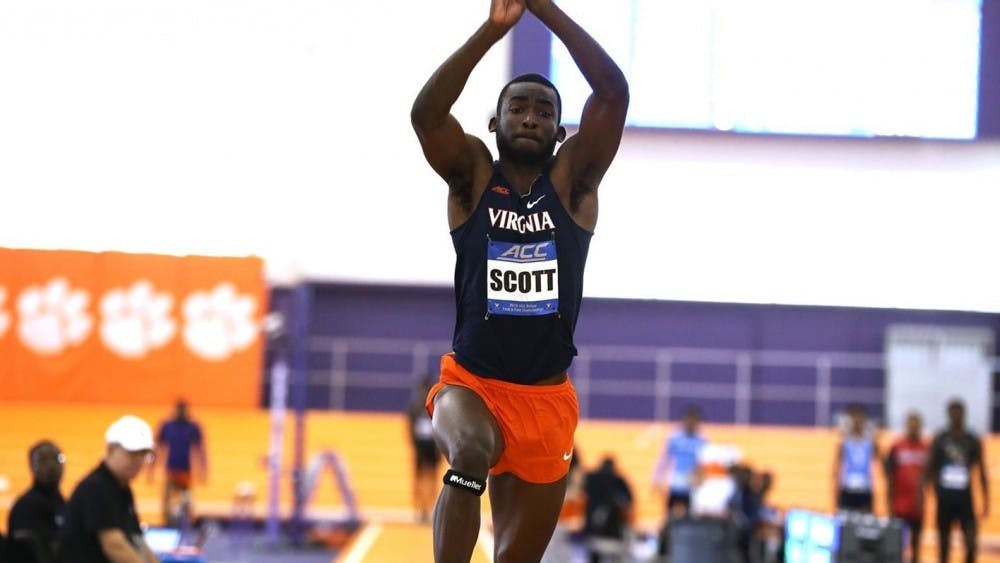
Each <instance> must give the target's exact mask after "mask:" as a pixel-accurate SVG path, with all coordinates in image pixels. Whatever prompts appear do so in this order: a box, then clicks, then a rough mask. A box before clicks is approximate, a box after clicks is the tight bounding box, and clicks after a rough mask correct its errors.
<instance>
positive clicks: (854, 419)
mask: <svg viewBox="0 0 1000 563" xmlns="http://www.w3.org/2000/svg"><path fill="white" fill-rule="evenodd" d="M865 418H866V417H865V413H863V412H861V411H853V412H851V430H852V431H853V432H854V433H855V434H861V433H863V432H864V430H865V422H866V420H865Z"/></svg>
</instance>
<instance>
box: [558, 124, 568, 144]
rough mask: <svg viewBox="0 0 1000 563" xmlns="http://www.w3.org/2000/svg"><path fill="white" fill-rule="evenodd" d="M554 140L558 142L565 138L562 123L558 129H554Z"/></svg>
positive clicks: (564, 129)
mask: <svg viewBox="0 0 1000 563" xmlns="http://www.w3.org/2000/svg"><path fill="white" fill-rule="evenodd" d="M556 140H557V141H559V142H560V143H561V142H563V141H565V140H566V128H565V127H563V126H562V125H560V126H559V130H557V131H556Z"/></svg>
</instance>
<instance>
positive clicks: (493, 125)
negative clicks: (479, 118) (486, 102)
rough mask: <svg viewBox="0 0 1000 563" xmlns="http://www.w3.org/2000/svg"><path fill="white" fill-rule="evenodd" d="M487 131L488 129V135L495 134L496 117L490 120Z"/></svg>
mask: <svg viewBox="0 0 1000 563" xmlns="http://www.w3.org/2000/svg"><path fill="white" fill-rule="evenodd" d="M489 129H490V133H496V132H497V118H496V116H494V117H491V118H490V125H489Z"/></svg>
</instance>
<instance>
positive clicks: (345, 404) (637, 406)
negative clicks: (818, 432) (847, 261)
mask: <svg viewBox="0 0 1000 563" xmlns="http://www.w3.org/2000/svg"><path fill="white" fill-rule="evenodd" d="M307 289H308V291H307V292H306V293H307V294H308V303H307V304H306V305H304V306H303V307H302V308H303V310H305V313H303V314H305V315H307V316H308V319H307V322H306V325H305V326H306V327H307V329H306V330H307V332H308V334H309V335H310V336H311V337H321V338H320V340H321V341H324V342H325V340H323V338H322V337H325V338H379V339H396V340H404V341H405V340H421V341H442V342H448V341H450V339H451V333H452V329H453V323H454V303H453V297H452V292H451V289H450V288H428V287H400V286H366V285H348V284H310V285H308V286H307ZM272 304H273V307H274V308H275V309H283V310H285V311H286V312H289V311H292V309H293V300H292V299H291V293H290V292H288V291H287V290H275V292H274V295H273V298H272ZM896 323H906V324H930V325H944V326H985V327H990V328H992V330H993V331H994V333H995V334H1000V315H997V314H986V313H968V312H953V311H916V310H901V309H868V308H840V307H807V306H785V305H748V304H719V303H692V302H671V301H645V300H624V299H586V300H585V301H584V305H583V310H582V314H581V317H580V321H579V324H578V327H577V333H576V337H577V338H576V340H577V344H578V345H579V346H581V347H584V346H587V347H595V346H649V347H673V348H699V349H717V350H738V351H749V352H754V351H763V350H781V351H802V352H838V353H844V352H848V353H874V354H879V353H881V352H882V346H883V337H884V333H885V330H886V328H887V327H888V326H889V325H891V324H896ZM408 350H409V349H408V348H407V350H404V352H403V353H398V354H396V353H392V352H391V351H390V353H384V352H383V351H368V352H366V351H355V352H352V353H351V354H350V356H349V357H348V358H346V359H345V363H344V365H343V367H345V368H346V372H347V380H346V382H347V383H346V388H344V389H342V390H340V391H338V390H337V389H335V388H334V387H335V384H334V383H333V382H332V377H331V370H332V369H333V367H334V361H335V360H334V359H333V358H332V354H331V353H330V351H329V349H328V347H327V346H325V345H323V344H322V343H320V344H319V345H318V346H317V345H316V344H315V339H314V345H313V347H312V349H311V350H310V351H308V352H307V353H306V354H305V355H304V357H305V358H306V360H305V361H304V363H305V364H306V365H307V368H308V377H307V391H306V404H307V406H308V407H310V408H331V407H334V408H345V409H348V410H386V411H394V410H399V409H401V408H402V406H403V405H405V404H406V401H407V399H408V396H409V394H408V391H407V388H408V385H409V383H410V380H411V379H412V373H413V371H414V366H413V357H412V356H411V355H409V352H408ZM445 351H447V350H446V349H441V350H431V351H430V355H429V356H428V358H427V359H426V364H425V365H426V370H427V371H434V370H435V369H436V364H437V356H438V355H439V354H440V353H443V352H445ZM654 367H655V366H654V365H653V364H652V363H651V362H646V363H636V362H633V361H632V359H631V358H627V357H626V358H603V359H595V360H593V361H591V362H590V364H589V371H588V374H587V375H588V377H589V380H588V381H589V383H590V398H589V403H588V411H587V414H588V416H590V417H594V418H626V419H652V418H654V416H655V413H656V412H657V410H656V409H657V400H658V398H657V397H656V396H655V393H654V392H653V385H654V380H655V377H656V374H655V369H654ZM577 368H578V366H577ZM362 372H363V373H362ZM367 373H377V374H379V375H378V379H379V381H380V383H378V385H374V384H373V385H374V386H369V385H368V382H367V381H366V380H365V378H364V377H365V376H364V374H367ZM392 374H396V375H395V377H398V381H397V382H396V383H395V384H393V380H392V377H394V376H393V375H392ZM352 378H353V381H352ZM371 379H375V377H374V376H372V377H371ZM736 379H737V373H736V370H735V369H734V367H733V366H729V365H704V364H686V363H684V362H677V363H675V364H673V365H672V368H671V381H672V383H673V384H674V385H676V386H677V387H676V388H677V389H681V388H683V387H684V385H685V384H689V385H694V386H701V387H704V384H719V385H730V386H731V385H735V384H736ZM884 381H885V377H884V373H883V372H882V370H881V368H877V367H876V368H871V367H864V368H835V369H834V370H833V372H832V374H831V383H832V385H833V387H835V388H836V387H840V388H847V389H856V390H861V391H863V393H862V394H860V395H859V394H857V393H855V394H853V395H850V394H841V395H840V396H838V395H837V394H836V393H835V394H834V395H833V397H832V404H831V408H832V409H833V410H832V412H836V411H837V410H838V409H839V408H842V407H843V406H844V405H845V404H846V403H847V402H849V401H850V400H860V401H861V402H863V403H865V404H867V405H868V406H869V410H870V411H871V413H872V415H873V416H875V417H880V416H881V415H882V396H881V390H882V389H883V387H884ZM750 384H751V387H752V390H753V392H752V394H753V400H752V401H751V402H750V403H749V412H748V413H745V414H746V418H745V419H744V420H747V421H749V422H751V423H760V424H805V425H809V424H814V423H815V422H816V402H815V401H814V400H813V398H812V393H809V392H806V393H804V395H805V396H804V397H800V398H799V399H795V398H791V399H790V398H789V397H787V396H781V395H782V390H783V389H786V388H787V387H788V386H799V388H800V390H801V389H805V388H804V387H802V386H811V387H810V388H813V387H814V386H815V385H816V371H815V369H814V368H811V367H794V366H791V367H789V366H784V367H775V366H767V365H754V367H753V368H752V372H751V374H750ZM616 386H632V387H633V388H634V389H637V390H638V391H637V392H638V395H633V396H628V395H622V394H621V393H620V392H618V391H617V390H616V389H615V387H616ZM647 388H648V391H649V392H648V393H647V392H645V391H644V390H645V389H647ZM602 389H604V390H603V391H602ZM265 391H266V385H265ZM338 393H339V394H338ZM264 397H265V403H266V397H267V393H266V392H265V394H264ZM838 397H839V398H838ZM660 400H662V401H665V403H662V404H661V405H660V406H661V407H666V408H667V412H669V413H670V415H671V416H670V417H671V418H673V415H675V414H676V413H678V412H680V410H681V409H683V407H684V406H686V405H687V404H692V403H693V404H698V405H699V406H701V408H702V409H703V410H704V411H705V413H706V418H708V419H709V420H712V421H718V422H734V421H736V420H737V418H736V414H735V412H736V405H735V403H734V398H733V397H732V395H731V394H729V393H720V394H718V395H714V394H711V393H708V394H705V393H701V394H700V395H699V394H698V393H695V395H689V396H688V397H686V398H685V397H681V396H670V397H666V398H663V397H661V398H660ZM660 412H663V411H660ZM997 418H998V417H996V416H995V417H994V419H997Z"/></svg>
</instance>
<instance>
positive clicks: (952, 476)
mask: <svg viewBox="0 0 1000 563" xmlns="http://www.w3.org/2000/svg"><path fill="white" fill-rule="evenodd" d="M941 486H942V487H943V488H945V489H968V488H969V468H968V467H965V466H964V465H945V466H944V467H942V468H941Z"/></svg>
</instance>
